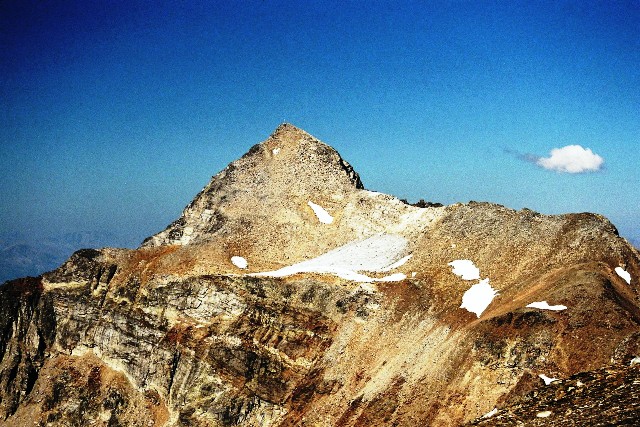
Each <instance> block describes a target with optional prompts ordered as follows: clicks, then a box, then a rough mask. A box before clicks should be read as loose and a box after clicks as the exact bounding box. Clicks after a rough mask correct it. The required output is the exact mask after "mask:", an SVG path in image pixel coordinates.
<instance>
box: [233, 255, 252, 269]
mask: <svg viewBox="0 0 640 427" xmlns="http://www.w3.org/2000/svg"><path fill="white" fill-rule="evenodd" d="M231 262H232V263H233V265H235V266H236V267H238V268H242V269H245V268H247V266H248V265H249V263H248V262H247V260H246V259H244V258H243V257H241V256H232V257H231Z"/></svg>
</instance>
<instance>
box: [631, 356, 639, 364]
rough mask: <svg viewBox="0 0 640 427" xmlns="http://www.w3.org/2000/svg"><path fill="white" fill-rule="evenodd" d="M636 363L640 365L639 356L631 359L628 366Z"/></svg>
mask: <svg viewBox="0 0 640 427" xmlns="http://www.w3.org/2000/svg"><path fill="white" fill-rule="evenodd" d="M636 365H640V357H638V356H636V357H634V358H633V359H631V362H629V366H636Z"/></svg>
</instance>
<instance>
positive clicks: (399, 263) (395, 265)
mask: <svg viewBox="0 0 640 427" xmlns="http://www.w3.org/2000/svg"><path fill="white" fill-rule="evenodd" d="M412 256H413V255H412V254H409V255H407V256H406V257H404V258H400V259H399V260H398V261H396V262H394V263H393V264H391V265H388V266H386V267H385V268H383V269H382V270H380V271H382V272H385V271H391V270H395V269H396V268H398V267H402V266H403V265H405V264H406V263H407V261H409V260H410V259H411V257H412Z"/></svg>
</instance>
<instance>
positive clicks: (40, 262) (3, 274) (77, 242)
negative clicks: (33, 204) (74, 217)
mask: <svg viewBox="0 0 640 427" xmlns="http://www.w3.org/2000/svg"><path fill="white" fill-rule="evenodd" d="M105 246H123V239H121V238H119V237H118V236H116V235H115V234H113V233H110V232H98V231H84V232H73V233H63V234H60V235H55V236H48V237H45V238H42V239H41V240H35V239H33V238H28V237H26V236H23V235H20V234H15V235H4V236H2V237H1V238H0V283H2V282H4V281H6V280H11V279H15V278H18V277H25V276H38V275H40V274H42V273H44V272H46V271H50V270H53V269H55V268H56V267H58V266H59V265H60V264H62V263H63V262H64V261H65V260H66V259H67V258H69V256H71V254H72V253H73V252H75V251H77V250H78V249H83V248H101V247H105Z"/></svg>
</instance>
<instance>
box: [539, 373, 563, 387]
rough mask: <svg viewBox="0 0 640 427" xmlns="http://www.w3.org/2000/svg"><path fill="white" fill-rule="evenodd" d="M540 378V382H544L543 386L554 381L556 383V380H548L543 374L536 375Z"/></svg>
mask: <svg viewBox="0 0 640 427" xmlns="http://www.w3.org/2000/svg"><path fill="white" fill-rule="evenodd" d="M538 376H539V377H540V378H542V381H544V385H549V384H551V383H552V382H554V381H558V379H557V378H549V377H548V376H546V375H545V374H540V375H538Z"/></svg>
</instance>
